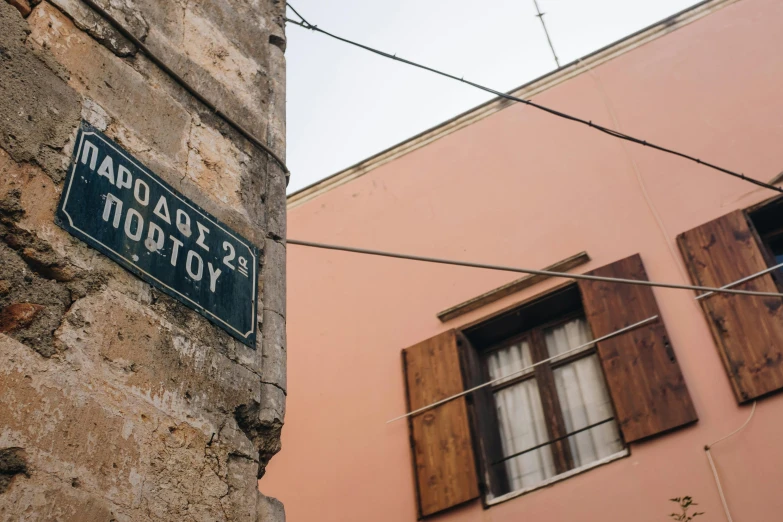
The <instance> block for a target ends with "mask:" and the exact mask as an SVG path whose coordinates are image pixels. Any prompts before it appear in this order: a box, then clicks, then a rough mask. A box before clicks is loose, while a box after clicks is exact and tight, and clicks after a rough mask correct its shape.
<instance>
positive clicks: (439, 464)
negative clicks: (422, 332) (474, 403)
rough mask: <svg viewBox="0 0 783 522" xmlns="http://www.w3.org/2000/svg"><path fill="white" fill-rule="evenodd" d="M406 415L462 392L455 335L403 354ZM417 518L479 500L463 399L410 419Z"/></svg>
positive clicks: (405, 351) (435, 338)
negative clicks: (417, 505) (418, 514)
mask: <svg viewBox="0 0 783 522" xmlns="http://www.w3.org/2000/svg"><path fill="white" fill-rule="evenodd" d="M403 360H404V366H405V373H406V375H405V382H406V386H407V393H408V402H409V404H408V407H409V411H413V410H415V409H418V408H421V407H424V406H427V405H429V404H432V403H434V402H437V401H439V400H441V399H444V398H446V397H448V396H450V395H454V394H456V393H459V392H461V391H463V390H464V386H463V382H462V373H461V370H460V361H459V351H458V348H457V336H456V332H455V331H453V330H451V331H448V332H445V333H443V334H440V335H438V336H435V337H433V338H432V339H428V340H427V341H424V342H421V343H419V344H417V345H415V346H412V347H410V348H408V349H406V350H404V351H403ZM409 427H410V430H411V445H412V449H413V460H414V466H415V474H416V482H417V488H418V497H419V511H420V515H421V516H427V515H431V514H433V513H437V512H439V511H443V510H444V509H448V508H450V507H452V506H456V505H458V504H461V503H463V502H467V501H469V500H473V499H475V498H478V496H479V491H478V480H477V477H476V464H475V459H474V453H473V443H472V440H471V435H470V425H469V422H468V411H467V405H466V401H465V397H460V398H459V399H455V400H452V401H449V402H447V403H445V404H442V405H440V406H437V407H435V408H432V409H430V410H427V411H425V412H422V413H420V414H417V415H414V416H412V417H411V418H410V419H409Z"/></svg>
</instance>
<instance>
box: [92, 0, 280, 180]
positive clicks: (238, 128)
mask: <svg viewBox="0 0 783 522" xmlns="http://www.w3.org/2000/svg"><path fill="white" fill-rule="evenodd" d="M82 2H84V3H85V4H87V5H88V6H89V7H90V8H91V9H93V10H94V11H96V12H97V13H98V14H99V15H100V16H101V17H102V18H103V19H105V20H106V21H107V22H108V23H109V24H110V25H111V26H112V27H114V28H115V29H117V31H119V32H120V33H121V34H122V36H124V37H125V38H127V39H128V40H129V41H130V42H131V43H132V44H133V45H135V46H136V47H137V48H138V49H139V50H140V51H141V52H143V53H144V54H145V55H146V56H147V58H149V59H150V61H151V62H152V63H154V64H155V65H157V66H158V67H159V68H160V69H161V70H162V71H163V72H164V73H166V74H167V75H168V76H169V77H170V78H171V79H172V80H174V81H175V82H176V83H177V84H179V86H180V87H182V88H183V89H185V90H186V91H187V92H188V93H190V95H191V96H193V97H194V98H196V99H197V100H198V101H200V102H201V103H202V104H203V105H204V106H205V107H207V108H208V109H209V110H210V111H212V112H213V113H214V114H215V115H216V116H218V117H219V118H221V119H222V120H223V121H225V122H226V123H228V124H229V125H230V126H231V127H233V128H234V130H236V131H237V132H239V134H241V135H242V136H243V137H244V138H245V139H246V140H248V141H249V142H250V143H252V144H253V145H255V146H256V147H258V148H259V149H261V150H262V151H264V152H265V153H266V154H268V155H269V157H271V158H272V159H273V160H274V161H275V162H276V163H277V164H278V165H279V166H280V168H281V169H283V173H284V174H285V181H286V186H288V182H289V181H290V179H291V171H290V170H288V167H287V166H286V164H285V162H284V161H283V160H282V159H281V158H280V156H278V155H277V154H275V152H274V151H273V150H272V149H271V148H269V146H268V145H267V144H266V143H264V142H262V141H261V140H260V139H258V138H256V137H255V135H254V134H253V133H252V132H250V131H249V130H247V129H245V128H244V127H243V126H242V125H240V124H239V123H237V122H236V121H234V119H232V118H231V117H230V116H228V115H227V114H226V113H224V112H223V111H221V110H220V109H218V107H217V105H215V104H214V103H212V102H211V101H209V100H208V99H207V98H206V97H204V96H203V95H202V94H201V93H200V92H198V91H197V90H196V89H195V88H194V87H193V86H191V85H190V84H189V83H188V82H187V81H185V79H184V78H182V77H181V76H180V75H179V74H177V73H176V72H174V71H173V70H172V69H171V68H170V67H169V66H168V65H166V64H165V63H164V62H163V61H162V60H161V59H160V58H158V57H157V56H156V55H155V53H153V52H152V51H151V50H150V49H149V47H147V46H146V45H145V44H144V42H142V41H141V40H139V39H138V38H136V36H135V35H134V34H133V33H131V32H130V31H129V30H128V29H126V28H125V26H123V25H122V24H121V23H120V22H119V21H117V19H115V18H114V17H113V16H112V15H111V14H109V13H108V12H107V11H106V10H105V9H104V8H103V7H101V6H100V5H98V4H97V3H96V2H95V1H94V0H82Z"/></svg>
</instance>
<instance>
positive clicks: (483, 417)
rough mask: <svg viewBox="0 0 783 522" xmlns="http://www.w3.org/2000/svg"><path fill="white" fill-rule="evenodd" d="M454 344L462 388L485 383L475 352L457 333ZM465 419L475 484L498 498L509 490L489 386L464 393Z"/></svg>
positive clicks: (486, 376)
mask: <svg viewBox="0 0 783 522" xmlns="http://www.w3.org/2000/svg"><path fill="white" fill-rule="evenodd" d="M457 345H458V346H459V353H460V357H461V361H462V376H463V379H464V381H465V387H466V388H475V387H477V386H479V385H480V384H484V383H486V382H487V381H488V380H489V376H488V375H485V372H484V368H483V364H482V361H481V359H480V357H479V354H478V352H477V351H476V349H475V348H473V346H471V344H470V341H469V340H468V339H467V337H465V335H463V334H462V333H461V332H458V333H457ZM466 397H467V404H468V416H469V418H470V422H471V427H472V431H471V433H472V435H473V441H474V444H473V448H474V451H475V452H476V453H477V454H478V456H479V458H477V459H476V466H477V468H478V471H479V484H480V485H483V487H484V491H485V492H489V493H491V494H492V496H493V497H499V496H500V495H502V494H504V493H508V492H509V491H510V487H509V484H508V474H507V473H506V466H505V465H504V463H502V462H500V460H501V459H502V458H503V457H504V455H503V446H502V442H501V440H500V430H499V429H498V426H499V424H498V417H497V414H498V410H497V406H496V405H495V397H494V394H493V393H492V387H491V386H484V387H483V388H479V389H478V390H475V391H473V392H471V393H470V394H468V395H467V396H466Z"/></svg>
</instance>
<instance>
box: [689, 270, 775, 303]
mask: <svg viewBox="0 0 783 522" xmlns="http://www.w3.org/2000/svg"><path fill="white" fill-rule="evenodd" d="M779 268H783V263H780V264H779V265H775V266H771V267H769V268H765V269H764V270H762V271H761V272H756V273H755V274H751V275H749V276H748V277H743V278H742V279H739V280H737V281H734V282H733V283H729V284H727V285H724V286H722V287H721V288H723V289H726V288H731V287H732V286H736V285H738V284H740V283H747V282H748V281H750V280H752V279H756V278H757V277H759V276H763V275H764V274H768V273H770V272H774V271H775V270H778V269H779ZM711 295H715V292H707V293H706V294H701V295H698V296H696V300H697V301H700V300H702V299H704V298H705V297H709V296H711Z"/></svg>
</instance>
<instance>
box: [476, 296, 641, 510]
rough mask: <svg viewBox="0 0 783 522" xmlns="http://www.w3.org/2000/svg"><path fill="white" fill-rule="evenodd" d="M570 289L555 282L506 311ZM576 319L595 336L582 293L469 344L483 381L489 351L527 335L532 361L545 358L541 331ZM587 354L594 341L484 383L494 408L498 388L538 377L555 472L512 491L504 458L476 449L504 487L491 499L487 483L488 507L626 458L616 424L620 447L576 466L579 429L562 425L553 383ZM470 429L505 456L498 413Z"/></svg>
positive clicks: (594, 351) (486, 376)
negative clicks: (558, 308) (549, 312)
mask: <svg viewBox="0 0 783 522" xmlns="http://www.w3.org/2000/svg"><path fill="white" fill-rule="evenodd" d="M569 289H571V290H573V291H578V290H577V288H576V284H575V283H566V284H564V285H558V286H557V287H556V288H553V289H552V290H551V291H549V292H545V293H544V294H541V295H539V296H536V297H535V298H533V299H531V300H530V301H527V302H525V303H521V304H519V305H518V306H516V307H513V308H512V309H511V310H510V312H512V313H524V312H525V309H527V308H530V307H531V306H534V305H536V304H538V303H541V302H543V301H545V300H547V299H551V298H553V297H555V296H556V294H559V293H560V292H562V291H564V290H569ZM489 319H491V318H485V320H482V321H476V322H475V323H472V324H471V325H470V326H471V327H476V326H481V325H483V324H484V323H487V322H488V320H489ZM575 319H584V320H585V323H586V326H587V328H588V329H589V330H590V334H591V337H593V338H594V337H595V336H594V335H593V332H592V327H591V325H590V322H589V321H587V318H586V316H585V311H584V307H583V305H582V302H581V298H580V301H579V306H578V309H575V310H572V311H570V312H567V313H560V314H558V315H557V316H556V317H554V318H551V319H549V320H547V321H544V322H540V323H538V324H536V325H535V326H532V327H529V328H527V329H526V330H525V331H523V332H520V333H516V334H514V335H511V336H509V337H507V338H505V339H502V340H500V341H498V342H496V343H493V344H491V345H489V346H485V347H483V348H478V349H475V348H473V349H474V350H475V353H476V355H477V357H476V359H474V361H475V362H477V363H478V365H479V366H480V368H479V369H478V370H479V371H480V375H481V376H482V379H483V382H489V381H490V380H492V378H491V376H490V374H489V365H488V363H487V361H488V356H489V355H490V354H491V353H493V352H496V351H498V350H501V349H503V348H507V347H509V346H511V345H514V344H516V343H519V342H522V341H525V340H526V341H527V342H528V343H529V346H530V354H531V358H532V362H533V364H536V363H539V362H541V361H543V360H546V359H549V358H550V355H549V352H548V348H547V346H546V341H545V339H544V332H545V331H546V330H547V329H550V328H554V327H557V326H560V325H564V324H566V323H568V322H570V321H573V320H575ZM463 332H464V329H463ZM591 356H596V357H597V356H598V346H597V344H593V345H592V346H588V347H585V348H584V349H582V350H579V351H578V352H575V353H570V354H568V355H564V356H561V357H558V358H556V359H555V360H553V361H550V362H547V363H544V364H538V365H537V366H536V367H535V368H534V369H533V370H531V371H529V372H525V373H524V374H522V375H519V376H515V377H512V378H510V379H509V380H507V381H503V382H501V383H498V384H493V385H491V386H488V388H489V397H490V401H491V406H492V407H493V408H495V402H494V395H495V393H496V392H498V391H500V390H503V389H506V388H509V387H511V386H514V385H516V384H519V383H521V382H524V381H526V380H529V379H533V378H535V379H536V386H537V388H538V392H539V396H540V399H541V406H542V409H543V411H544V419H545V425H546V430H547V436H548V441H547V442H546V443H545V444H544V445H543V446H542V447H547V446H548V447H549V448H550V450H551V452H552V459H553V463H554V466H555V475H553V476H552V477H550V478H549V479H547V480H544V481H542V482H541V483H540V484H536V485H534V486H531V487H528V488H524V489H520V490H515V489H512V488H511V487H510V483H509V482H510V481H509V479H508V476H507V472H506V466H504V465H503V462H504V461H505V460H507V458H508V457H505V456H504V457H503V458H502V459H500V460H493V461H488V460H487V459H486V458H485V455H484V454H483V453H481V452H480V451H476V452H475V455H476V459H477V460H483V462H482V463H481V464H482V467H483V469H485V470H489V469H490V468H492V467H497V468H499V469H497V470H495V471H494V473H495V474H499V475H501V476H502V480H501V482H502V483H503V485H504V486H505V488H502V489H501V491H503V489H504V491H503V492H502V493H499V494H493V497H492V498H491V499H487V494H492V493H493V492H490V491H486V488H484V489H485V491H484V495H482V497H483V499H484V506H485V507H487V508H488V507H490V506H491V505H494V504H496V503H498V502H501V501H503V500H506V499H510V498H514V497H517V496H519V495H522V494H525V493H528V492H530V491H533V490H535V489H538V488H540V487H544V486H546V485H549V484H551V483H553V482H557V481H559V480H564V479H566V478H569V477H570V476H573V475H575V474H578V473H581V472H582V471H586V470H588V469H591V468H593V467H596V466H599V465H602V464H605V463H607V462H610V461H612V460H615V459H617V458H621V457H625V456H627V455H629V454H630V449H629V446H628V444H627V443H626V442H625V440H624V437H623V434H622V430H620V429H619V425H618V429H617V432H618V436H619V439H620V442H621V443H622V450H621V451H620V452H618V453H616V454H614V455H610V456H609V457H605V458H603V459H599V460H597V461H594V462H591V463H589V464H586V465H583V466H581V467H578V466H576V463H575V461H574V457H573V455H572V454H571V447H570V445H569V438H570V437H571V436H573V435H575V434H576V433H579V431H577V432H575V433H568V432H567V430H566V428H565V417H564V415H563V410H562V407H561V405H560V399H559V397H558V394H557V386H556V383H555V379H554V371H555V370H556V369H558V368H561V367H564V366H567V365H569V364H572V363H574V362H577V361H579V360H581V359H584V358H587V357H591ZM599 367H600V371H601V379H602V380H601V382H602V384H603V386H604V388H605V389H606V390H607V394H608V395H609V402H610V404H611V408H612V418H611V420H614V421H615V422H617V419H618V415H617V410H616V408H615V404H614V401H613V400H612V398H611V394H610V393H609V384H608V382H607V379H606V373H605V371H604V368H603V365H600V364H599ZM474 370H475V369H474ZM607 422H611V421H607ZM474 429H475V430H477V431H482V432H483V433H482V436H483V438H484V440H494V441H495V444H497V445H498V447H497V448H495V452H496V453H497V454H500V455H503V451H502V445H501V444H502V443H501V442H500V426H499V422H498V418H497V415H493V416H492V421H491V422H489V423H488V422H484V423H479V422H478V421H475V420H474ZM474 440H475V439H474ZM532 449H534V448H531V449H530V450H532ZM530 450H526V451H530ZM485 474H486V473H485ZM492 489H495V488H492ZM495 493H497V492H495Z"/></svg>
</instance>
